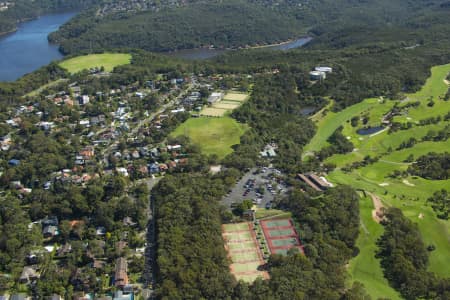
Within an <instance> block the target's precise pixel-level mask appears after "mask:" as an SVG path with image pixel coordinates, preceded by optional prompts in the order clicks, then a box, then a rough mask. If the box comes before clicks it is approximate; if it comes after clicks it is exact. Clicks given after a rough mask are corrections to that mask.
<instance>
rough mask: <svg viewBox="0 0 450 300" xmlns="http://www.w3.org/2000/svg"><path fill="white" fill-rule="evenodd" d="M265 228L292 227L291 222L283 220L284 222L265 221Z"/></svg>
mask: <svg viewBox="0 0 450 300" xmlns="http://www.w3.org/2000/svg"><path fill="white" fill-rule="evenodd" d="M264 226H265V227H268V228H272V227H287V226H289V227H291V226H292V224H291V221H290V220H289V219H282V220H271V221H265V222H264Z"/></svg>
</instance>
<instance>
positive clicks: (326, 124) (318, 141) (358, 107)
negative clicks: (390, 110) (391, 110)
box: [304, 99, 382, 153]
mask: <svg viewBox="0 0 450 300" xmlns="http://www.w3.org/2000/svg"><path fill="white" fill-rule="evenodd" d="M379 105H382V104H380V102H379V99H367V100H364V101H362V102H360V103H358V104H355V105H352V106H350V107H348V108H346V109H344V110H343V111H341V112H339V113H334V112H331V111H328V112H327V113H326V115H325V116H324V117H320V115H322V112H319V114H318V115H315V116H313V117H312V119H313V120H314V121H315V123H316V126H317V133H316V135H315V136H314V137H313V138H312V139H311V141H310V142H309V144H308V145H306V146H305V149H304V153H310V152H314V151H319V150H320V149H322V148H323V147H325V146H326V145H327V144H328V142H327V139H328V138H329V137H330V136H331V135H332V134H333V132H334V131H336V129H337V128H338V127H339V126H341V125H344V124H345V123H346V122H347V121H348V120H350V119H351V118H352V117H354V116H356V115H359V114H362V113H364V112H369V111H370V110H372V109H373V108H374V107H376V106H379Z"/></svg>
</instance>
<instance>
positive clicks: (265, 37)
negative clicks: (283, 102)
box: [50, 0, 304, 53]
mask: <svg viewBox="0 0 450 300" xmlns="http://www.w3.org/2000/svg"><path fill="white" fill-rule="evenodd" d="M95 13H96V12H94V11H91V12H88V13H85V14H83V15H81V16H80V17H78V18H75V19H74V20H73V21H70V22H69V23H68V24H66V25H64V26H62V28H61V29H60V30H59V31H58V32H57V33H54V34H51V35H50V39H51V40H52V41H53V42H57V43H60V44H61V50H62V52H63V53H74V52H78V51H80V50H85V49H94V50H95V49H104V48H123V47H133V48H141V49H145V50H150V51H169V50H177V49H189V48H197V47H202V46H209V45H214V46H216V47H220V48H222V47H226V48H228V47H232V48H235V47H240V46H246V45H257V44H267V43H276V42H281V41H285V40H287V39H290V38H294V37H296V36H298V35H300V34H301V33H302V26H300V23H299V22H298V21H297V20H296V19H295V18H293V17H289V16H287V15H286V14H282V13H280V12H278V11H276V10H273V9H271V8H267V7H264V6H262V5H259V4H249V3H246V1H242V0H232V1H226V2H218V3H216V2H214V1H213V2H207V3H198V4H192V5H189V6H185V7H180V8H166V9H162V10H160V11H157V12H155V11H145V12H139V13H137V14H133V13H116V14H111V15H108V16H106V17H96V16H95ZM303 30H304V29H303Z"/></svg>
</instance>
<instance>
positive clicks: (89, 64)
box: [59, 53, 131, 74]
mask: <svg viewBox="0 0 450 300" xmlns="http://www.w3.org/2000/svg"><path fill="white" fill-rule="evenodd" d="M130 62H131V54H127V53H103V54H89V55H83V56H77V57H74V58H69V59H67V60H64V61H62V62H60V63H59V66H60V67H61V68H63V69H66V70H67V71H69V72H70V73H72V74H74V73H77V72H80V71H82V70H85V69H87V70H88V69H90V68H94V67H98V68H100V67H104V68H105V71H107V72H111V71H112V70H113V69H114V68H115V67H117V66H121V65H128V64H130Z"/></svg>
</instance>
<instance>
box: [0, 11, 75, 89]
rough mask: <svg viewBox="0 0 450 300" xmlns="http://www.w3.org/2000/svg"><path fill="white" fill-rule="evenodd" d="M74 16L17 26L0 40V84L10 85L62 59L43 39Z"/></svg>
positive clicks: (59, 15) (50, 17) (45, 18)
mask: <svg viewBox="0 0 450 300" xmlns="http://www.w3.org/2000/svg"><path fill="white" fill-rule="evenodd" d="M75 14H76V12H70V13H57V14H50V15H45V16H42V17H40V18H39V19H36V20H32V21H28V22H24V23H21V24H19V25H18V28H17V31H15V32H13V33H10V34H7V35H4V36H1V37H0V81H14V80H16V79H18V78H20V77H21V76H23V75H24V74H27V73H30V72H32V71H34V70H36V69H38V68H40V67H42V66H45V65H47V64H48V63H50V62H51V61H53V60H57V59H61V58H62V57H63V56H62V54H61V53H60V52H59V51H58V46H57V45H52V44H49V43H48V41H47V36H48V34H49V33H51V32H53V31H55V30H57V29H58V28H59V26H61V25H62V24H64V23H66V22H67V21H68V20H70V19H71V18H72V17H73V16H74V15H75Z"/></svg>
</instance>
